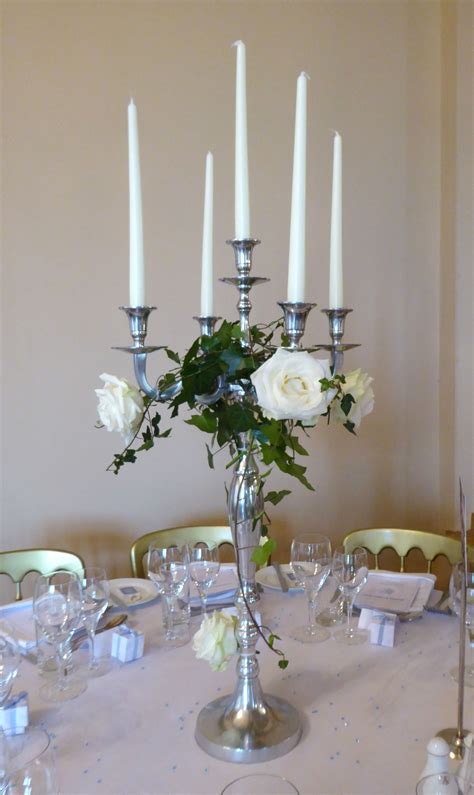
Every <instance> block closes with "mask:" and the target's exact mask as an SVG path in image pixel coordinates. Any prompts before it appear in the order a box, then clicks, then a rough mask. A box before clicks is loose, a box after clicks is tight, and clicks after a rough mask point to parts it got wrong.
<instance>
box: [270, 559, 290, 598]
mask: <svg viewBox="0 0 474 795" xmlns="http://www.w3.org/2000/svg"><path fill="white" fill-rule="evenodd" d="M272 566H273V568H274V569H275V572H276V576H277V577H278V582H279V583H280V588H281V590H282V591H283V592H284V593H287V591H288V582H287V581H286V579H285V577H284V576H283V572H282V570H281V566H280V564H279V563H272Z"/></svg>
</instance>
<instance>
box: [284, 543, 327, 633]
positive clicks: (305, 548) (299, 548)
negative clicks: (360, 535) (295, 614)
mask: <svg viewBox="0 0 474 795" xmlns="http://www.w3.org/2000/svg"><path fill="white" fill-rule="evenodd" d="M290 558H291V559H290V566H291V570H292V572H293V574H294V575H295V577H296V579H297V581H298V582H299V583H300V585H302V586H303V588H304V590H305V593H306V596H307V599H308V626H306V627H296V629H294V630H293V632H292V636H293V637H294V638H296V640H300V641H302V642H303V643H320V642H321V641H323V640H327V639H328V638H329V636H330V632H329V631H328V630H327V629H325V628H324V627H321V626H318V624H317V623H316V613H317V597H318V594H319V591H320V590H321V588H322V587H323V585H324V583H325V582H326V580H327V578H328V576H329V572H330V571H331V542H330V540H329V538H326V536H323V535H319V534H318V533H306V534H304V535H301V536H297V537H296V538H295V539H294V540H293V541H292V544H291V556H290Z"/></svg>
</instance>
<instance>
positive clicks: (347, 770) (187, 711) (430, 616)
mask: <svg viewBox="0 0 474 795" xmlns="http://www.w3.org/2000/svg"><path fill="white" fill-rule="evenodd" d="M282 569H283V571H287V572H288V573H293V572H292V569H291V564H287V565H285V564H283V565H282ZM290 569H291V570H290ZM223 572H224V577H223V579H222V583H221V584H219V576H220V574H219V576H218V577H217V579H216V582H215V584H214V595H215V596H216V598H217V596H218V595H220V597H221V598H222V595H223V594H229V587H228V586H229V579H230V577H231V576H234V577H235V576H236V575H235V568H234V567H232V566H229V567H223ZM295 576H296V575H295ZM407 576H408V577H409V576H410V575H407ZM420 576H421V575H420ZM368 579H370V577H368ZM336 585H337V581H336V579H335V578H334V577H333V575H332V574H329V575H328V576H327V578H326V580H325V582H324V584H323V585H322V586H321V588H320V590H319V593H318V598H319V607H318V609H319V610H323V609H324V608H325V607H327V606H328V605H329V604H330V603H331V599H332V598H333V597H334V594H335V592H337V588H336ZM154 587H155V586H154ZM361 593H362V594H363V590H361ZM191 598H192V597H191ZM227 598H228V597H227ZM162 602H163V600H162V599H161V598H159V599H156V600H150V601H147V602H145V603H144V604H143V605H142V606H136V607H135V608H134V609H133V611H130V615H129V622H130V624H131V625H132V626H133V628H134V629H135V630H138V631H140V632H142V633H143V636H144V641H145V642H144V651H143V656H140V657H138V658H136V659H135V660H133V661H131V662H128V663H120V662H119V663H117V664H116V665H115V666H112V667H111V668H110V669H109V671H108V672H107V673H106V674H104V676H102V677H100V678H99V677H92V678H88V679H87V690H86V691H85V692H83V693H82V694H80V695H78V696H77V698H75V699H74V700H72V701H70V702H63V703H62V705H61V706H60V708H59V705H57V704H54V703H53V704H49V705H48V704H47V702H45V701H44V700H43V697H42V695H41V687H42V682H44V680H45V678H46V679H48V677H51V676H54V674H51V673H49V674H48V673H46V674H45V673H42V672H41V671H40V668H39V667H38V665H35V664H34V663H32V662H30V661H29V660H28V659H26V658H24V659H22V661H21V665H20V666H19V672H18V675H17V677H16V679H15V680H14V691H13V692H14V694H15V691H17V690H18V689H20V690H23V691H26V692H27V693H28V702H29V716H30V717H29V726H30V729H33V728H34V729H38V730H42V731H47V733H48V735H49V736H50V737H51V743H52V745H51V749H50V753H52V754H53V756H54V758H55V776H56V777H57V781H58V782H59V790H54V789H51V790H50V791H51V792H56V791H60V792H62V793H64V795H66V794H69V793H70V795H73V793H78V794H79V793H84V792H87V793H96V792H103V793H110V795H112V793H114V795H115V794H117V795H118V794H119V793H127V792H130V791H134V792H137V793H155V792H156V793H168V792H169V793H172V792H174V793H182V792H187V793H188V792H189V793H209V792H216V793H220V792H223V791H224V788H225V787H226V786H227V785H229V784H230V783H231V782H233V781H234V780H236V779H240V778H245V777H247V776H254V775H257V776H263V775H267V776H273V777H280V778H282V779H284V780H285V779H286V781H288V782H289V784H290V786H293V787H294V788H295V789H296V791H297V792H299V793H301V795H303V794H305V795H313V794H314V793H316V792H317V793H321V794H323V793H325V794H326V793H327V795H329V794H332V793H334V794H336V793H351V795H352V793H354V794H356V793H365V794H367V793H368V792H373V793H376V792H377V793H390V794H392V793H393V792H395V791H396V792H397V793H400V794H401V795H402V793H413V792H414V791H415V786H416V782H417V781H418V779H419V777H420V774H421V772H422V768H423V765H424V762H425V756H426V745H427V743H428V741H429V739H430V737H431V736H432V735H434V734H435V730H436V728H437V727H439V726H442V725H444V724H445V723H446V718H447V716H452V714H453V711H454V708H453V705H454V703H455V697H456V683H455V682H454V680H452V678H451V677H450V674H449V669H450V667H451V665H452V664H453V663H454V662H455V660H456V654H457V643H456V640H457V631H458V622H457V620H456V617H455V616H454V615H453V614H450V615H448V614H442V613H430V612H428V611H427V610H425V611H424V613H423V617H422V619H421V620H416V621H405V622H403V623H400V625H399V627H398V630H397V636H396V642H395V645H394V646H393V647H392V648H385V647H383V646H381V645H374V644H372V643H370V642H369V638H368V637H366V642H365V643H362V644H356V645H352V644H349V645H344V654H343V655H341V654H340V651H341V649H342V648H343V647H342V646H341V644H340V643H338V642H337V640H335V639H334V637H333V636H332V635H333V634H334V632H335V631H334V630H333V631H332V633H331V637H329V638H328V639H327V640H326V641H325V642H319V643H316V644H313V643H306V642H302V641H300V640H297V639H296V638H295V637H294V634H295V633H294V629H295V628H296V627H297V626H299V625H300V624H301V622H302V619H304V617H305V615H306V614H307V610H308V606H307V594H306V593H304V590H303V589H301V588H296V589H293V590H292V589H290V588H289V589H288V591H286V592H285V591H283V590H279V589H278V588H277V587H275V586H271V587H269V588H265V586H264V587H263V591H262V592H260V598H259V601H258V609H259V613H260V614H261V621H262V623H264V624H266V625H268V626H269V627H271V630H272V631H273V632H274V633H275V634H277V635H278V636H279V637H280V638H281V642H282V643H284V646H285V651H286V655H287V657H288V659H289V660H290V664H289V666H288V668H286V669H285V670H284V671H283V672H282V671H281V670H279V669H278V667H277V666H276V665H275V661H274V659H273V655H271V654H269V653H268V652H267V651H265V650H264V649H263V647H262V644H261V642H260V643H259V644H258V647H259V649H260V651H261V654H260V655H259V662H260V666H261V670H262V675H263V676H264V677H265V680H266V681H268V682H269V685H270V686H271V688H272V691H273V692H274V693H276V694H277V695H278V696H279V697H281V698H285V699H291V701H292V703H293V704H295V705H296V707H297V709H298V712H299V714H300V715H302V717H303V732H302V738H301V740H300V742H299V743H298V745H297V746H296V747H295V748H294V749H293V750H292V751H291V752H289V753H288V754H286V755H284V756H281V757H279V758H278V759H274V760H271V761H268V762H264V763H261V764H257V765H255V764H245V763H243V764H239V765H232V764H229V763H228V762H225V761H222V760H219V759H215V758H212V757H210V756H209V755H208V754H206V753H205V752H204V751H203V750H202V749H201V748H200V747H199V746H198V745H197V744H196V742H195V739H194V732H195V721H196V716H197V714H198V713H199V711H200V709H202V707H203V706H204V705H205V704H206V702H207V700H208V699H209V698H210V697H212V695H213V694H214V693H215V692H218V693H219V692H225V691H229V690H231V689H232V680H233V678H234V672H233V660H234V659H235V655H233V656H232V657H231V660H230V661H229V664H228V665H227V667H225V669H223V670H220V671H219V672H215V671H214V670H212V668H211V667H210V666H209V665H208V664H207V663H205V662H203V661H202V660H199V659H196V656H195V651H194V649H193V644H192V638H193V636H194V635H195V634H196V633H197V632H198V630H199V627H200V625H201V622H202V617H203V614H202V605H201V606H200V608H199V609H200V611H201V612H200V613H195V614H192V613H191V611H190V615H189V628H190V633H189V637H190V641H189V642H187V643H185V644H183V645H177V644H175V643H173V642H171V643H168V642H167V638H166V630H165V627H164V621H165V620H166V618H164V616H163V604H162ZM118 610H120V608H119V607H113V608H112V610H111V611H109V612H107V613H106V615H105V618H107V616H109V615H114V614H118V615H120V614H119V613H118V612H117V611H118ZM15 612H16V614H17V615H21V614H25V613H30V614H31V612H32V607H31V605H30V607H28V606H23V607H22V608H21V609H19V608H16V610H15V606H11V607H9V606H6V607H4V608H2V611H1V613H2V616H5V615H6V616H8V619H9V620H10V622H11V619H12V617H14V616H15ZM213 614H214V611H213V609H212V606H209V607H208V613H207V615H208V616H209V615H213ZM344 620H345V619H344ZM353 623H357V618H356V617H355V618H354V619H353ZM12 626H13V627H15V624H14V619H13V623H12ZM18 626H20V624H19V625H18ZM21 626H26V621H25V617H24V615H23V619H22V622H21ZM21 634H22V633H21V632H19V635H20V636H21ZM24 634H26V633H24ZM106 634H107V632H104V633H102V636H104V635H106ZM100 637H101V634H100V633H99V634H98V635H97V639H96V642H97V641H98V640H99V638H100ZM30 648H31V644H30ZM105 648H106V647H104V649H105ZM102 651H103V650H102ZM108 654H110V652H108ZM197 684H198V689H196V685H197ZM118 694H123V695H124V698H123V699H122V698H119V699H118V701H117V695H118ZM468 704H469V708H468V710H467V714H472V705H473V701H472V690H471V691H470V696H469V701H468ZM28 730H29V729H28ZM157 741H159V749H160V752H159V755H158V756H157V755H156V753H155V754H153V752H152V754H151V756H150V751H152V749H155V747H156V742H157ZM390 750H391V751H392V753H390ZM135 755H136V756H137V758H139V759H140V765H138V766H136V765H130V763H129V759H130V758H134V756H135ZM400 758H403V765H400ZM311 759H314V766H313V764H312V763H309V760H311ZM191 770H192V774H190V771H191ZM451 773H454V768H453V766H452V763H451ZM275 781H276V779H275V780H274V781H273V786H274V790H270V791H274V792H278V791H279V790H278V789H277V788H276V783H275ZM263 783H264V782H262V781H260V779H259V780H258V785H259V786H260V785H262V786H263ZM247 784H248V782H247ZM252 786H254V785H252ZM255 786H256V785H255ZM45 791H46V792H49V790H45ZM231 791H232V790H231ZM235 791H236V792H238V791H239V790H235ZM250 791H251V790H250ZM259 791H262V792H265V791H266V790H264V789H262V790H257V789H255V792H259ZM282 791H285V790H282ZM290 791H291V790H290ZM242 792H245V790H242ZM446 792H449V790H446Z"/></svg>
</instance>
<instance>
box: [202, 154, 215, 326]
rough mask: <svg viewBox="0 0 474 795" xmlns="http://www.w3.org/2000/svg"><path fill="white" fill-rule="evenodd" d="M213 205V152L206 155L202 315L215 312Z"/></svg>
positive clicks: (206, 315) (208, 315) (205, 315)
mask: <svg viewBox="0 0 474 795" xmlns="http://www.w3.org/2000/svg"><path fill="white" fill-rule="evenodd" d="M213 205H214V159H213V157H212V152H208V153H207V156H206V182H205V188H204V220H203V227H202V272H201V315H203V316H204V317H210V316H211V315H213V314H214V306H213V303H214V302H213V267H212V250H213V246H212V243H213Z"/></svg>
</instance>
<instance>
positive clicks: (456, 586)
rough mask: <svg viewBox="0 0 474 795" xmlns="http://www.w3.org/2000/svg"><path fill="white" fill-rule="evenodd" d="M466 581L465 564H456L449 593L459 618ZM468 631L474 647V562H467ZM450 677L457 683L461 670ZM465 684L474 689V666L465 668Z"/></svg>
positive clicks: (452, 671) (453, 672)
mask: <svg viewBox="0 0 474 795" xmlns="http://www.w3.org/2000/svg"><path fill="white" fill-rule="evenodd" d="M463 581H464V564H463V563H456V564H455V565H454V566H453V570H452V572H451V579H450V581H449V593H450V596H451V606H452V608H453V610H454V612H455V613H456V615H457V616H460V615H461V593H462V586H463ZM466 630H467V632H468V633H469V641H470V642H469V645H470V646H473V645H474V562H472V561H468V562H467V583H466ZM449 673H450V676H451V678H452V679H454V681H455V682H457V681H458V679H459V668H458V667H457V666H456V668H452V669H451V670H450V672H449ZM464 684H465V685H467V686H468V687H474V665H473V664H472V663H471V664H470V665H466V666H465V668H464Z"/></svg>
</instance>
